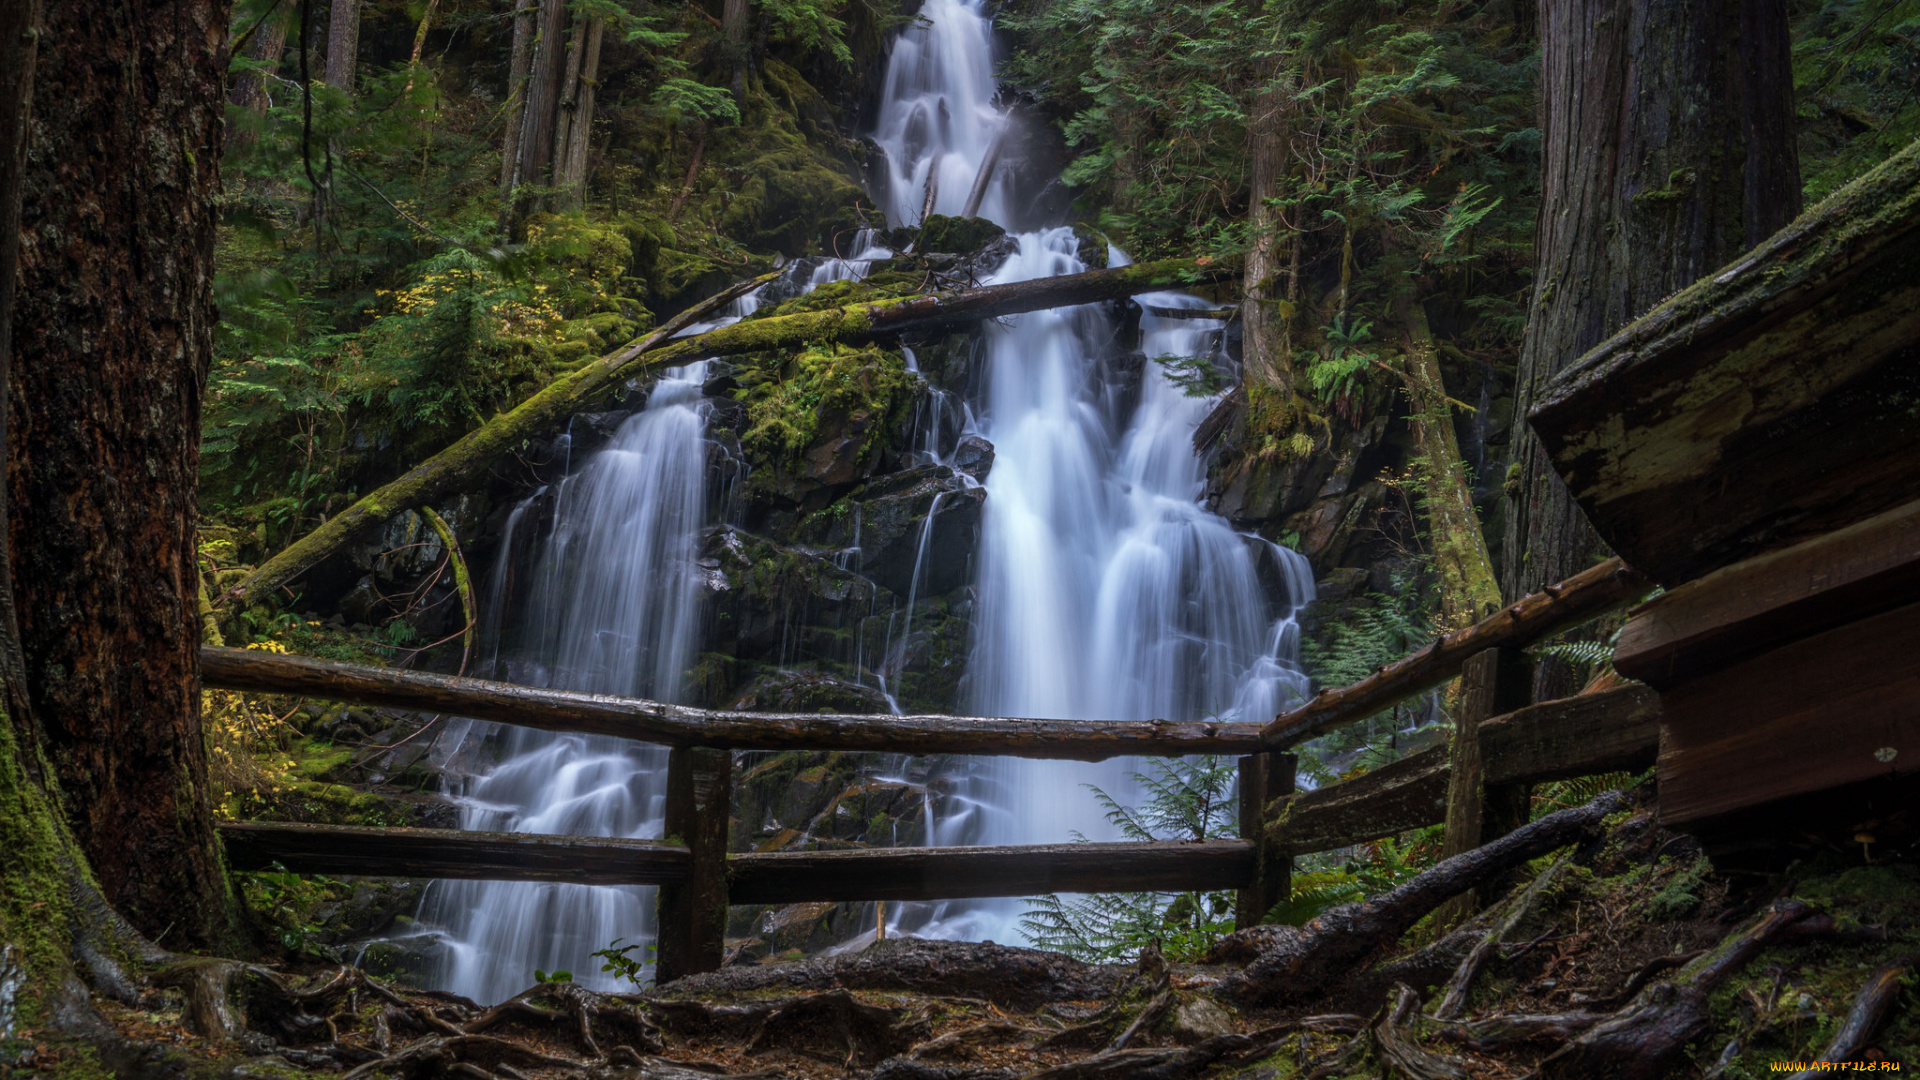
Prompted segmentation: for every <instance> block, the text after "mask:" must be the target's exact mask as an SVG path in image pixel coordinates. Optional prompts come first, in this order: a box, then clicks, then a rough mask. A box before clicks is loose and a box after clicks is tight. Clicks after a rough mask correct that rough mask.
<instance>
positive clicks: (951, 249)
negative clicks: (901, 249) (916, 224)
mask: <svg viewBox="0 0 1920 1080" xmlns="http://www.w3.org/2000/svg"><path fill="white" fill-rule="evenodd" d="M1005 235H1007V230H1005V229H1003V228H1001V227H1000V226H998V225H995V224H994V223H993V222H991V221H988V220H987V219H986V218H957V217H948V216H946V215H945V214H934V215H932V216H930V217H928V218H927V220H926V221H925V222H924V223H923V224H922V225H921V226H920V235H919V237H918V239H917V240H916V241H915V244H914V251H916V252H919V253H922V254H925V253H930V252H947V253H951V254H955V255H967V254H971V253H973V252H976V251H979V250H981V249H982V248H984V247H986V246H987V245H988V244H991V243H993V242H994V241H995V240H998V239H1000V238H1001V237H1004V236H1005Z"/></svg>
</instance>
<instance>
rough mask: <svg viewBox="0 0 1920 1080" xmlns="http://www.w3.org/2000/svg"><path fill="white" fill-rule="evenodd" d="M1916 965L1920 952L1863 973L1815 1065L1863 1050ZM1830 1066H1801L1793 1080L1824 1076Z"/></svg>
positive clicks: (1851, 1058)
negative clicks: (1850, 1005)
mask: <svg viewBox="0 0 1920 1080" xmlns="http://www.w3.org/2000/svg"><path fill="white" fill-rule="evenodd" d="M1916 964H1920V954H1912V955H1908V956H1902V957H1899V958H1898V959H1895V960H1889V961H1887V962H1886V963H1884V964H1882V965H1880V966H1879V967H1877V968H1875V969H1874V970H1873V973H1872V974H1871V975H1868V976H1867V983H1866V985H1865V986H1862V987H1861V988H1860V994H1859V996H1857V997H1855V998H1854V999H1853V1008H1851V1009H1849V1010H1848V1011H1847V1018H1846V1020H1845V1021H1844V1022H1842V1023H1841V1025H1840V1030H1839V1031H1836V1032H1834V1033H1833V1041H1832V1042H1829V1043H1828V1044H1827V1048H1826V1050H1825V1051H1823V1052H1822V1053H1821V1055H1820V1057H1819V1060H1818V1062H1817V1064H1826V1065H1833V1064H1838V1063H1840V1062H1843V1061H1854V1060H1857V1059H1858V1058H1859V1057H1860V1052H1861V1051H1862V1050H1864V1049H1866V1046H1867V1040H1868V1039H1871V1038H1873V1033H1874V1031H1875V1030H1876V1029H1878V1028H1879V1027H1880V1022H1881V1021H1882V1020H1885V1019H1886V1017H1887V1009H1888V1008H1890V1007H1891V1006H1892V1005H1893V1001H1894V999H1895V998H1897V997H1899V996H1900V980H1901V979H1903V978H1905V977H1906V975H1907V973H1908V972H1910V971H1912V970H1913V968H1914V965H1916ZM1831 1072H1832V1070H1831V1069H1819V1068H1813V1069H1805V1070H1802V1071H1800V1072H1797V1073H1794V1074H1793V1080H1807V1078H1810V1077H1815V1076H1825V1075H1828V1074H1829V1073H1831Z"/></svg>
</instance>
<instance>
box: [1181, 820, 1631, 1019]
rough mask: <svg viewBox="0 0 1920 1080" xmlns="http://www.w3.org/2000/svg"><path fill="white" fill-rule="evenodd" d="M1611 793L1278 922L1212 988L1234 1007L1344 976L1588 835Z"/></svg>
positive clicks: (1301, 993) (1285, 996) (1298, 996)
mask: <svg viewBox="0 0 1920 1080" xmlns="http://www.w3.org/2000/svg"><path fill="white" fill-rule="evenodd" d="M1628 804H1629V800H1628V797H1627V796H1626V794H1624V793H1623V792H1618V791H1612V792H1608V793H1606V794H1604V795H1601V796H1600V797H1598V798H1596V799H1594V800H1593V801H1592V802H1590V803H1588V804H1586V805H1585V806H1580V807H1575V808H1573V809H1571V810H1561V811H1558V812H1556V813H1552V814H1548V815H1547V816H1546V817H1543V818H1541V819H1540V820H1539V821H1535V822H1533V823H1531V824H1528V825H1524V826H1522V827H1520V828H1518V829H1515V830H1514V831H1513V832H1510V833H1508V834H1507V835H1505V836H1503V837H1501V838H1500V839H1498V840H1495V841H1493V842H1492V843H1489V844H1484V845H1482V846H1480V847H1478V848H1475V849H1474V850H1472V851H1468V852H1463V853H1461V854H1459V855H1455V856H1454V857H1453V858H1451V859H1446V860H1443V861H1442V862H1440V863H1438V864H1437V865H1435V866H1433V867H1431V868H1430V869H1427V870H1424V871H1422V872H1421V873H1420V874H1418V875H1417V876H1415V877H1414V878H1413V880H1411V881H1408V882H1406V883H1404V884H1402V885H1400V886H1399V887H1397V888H1395V889H1393V890H1391V891H1389V892H1386V893H1382V894H1381V895H1379V896H1376V897H1373V898H1371V899H1368V900H1363V901H1360V902H1357V903H1352V904H1342V905H1340V906H1339V907H1335V908H1330V909H1329V910H1327V911H1326V912H1324V913H1322V914H1321V915H1320V916H1319V917H1318V918H1316V919H1314V920H1313V921H1312V922H1310V923H1308V924H1307V925H1306V926H1304V927H1298V928H1294V927H1287V928H1283V929H1284V930H1285V931H1289V932H1283V933H1277V934H1275V935H1274V936H1273V937H1272V939H1271V944H1270V945H1268V947H1267V949H1266V951H1264V952H1263V953H1261V955H1260V957H1259V958H1258V959H1256V960H1254V961H1253V962H1252V963H1250V964H1248V965H1247V967H1246V968H1245V970H1242V971H1239V972H1236V973H1234V974H1232V975H1229V976H1227V977H1226V978H1224V979H1221V980H1220V982H1219V983H1218V984H1216V986H1215V988H1214V993H1215V994H1216V995H1218V996H1220V997H1222V998H1225V999H1226V1000H1228V1001H1232V1002H1234V1003H1236V1004H1241V1005H1268V1004H1276V1003H1281V1002H1287V1001H1299V1000H1304V999H1306V998H1308V997H1311V996H1313V995H1314V994H1316V993H1318V992H1320V991H1322V990H1324V989H1325V988H1326V987H1328V986H1329V985H1331V984H1333V983H1334V982H1336V981H1338V980H1340V979H1343V978H1346V977H1347V976H1348V975H1349V974H1350V973H1351V972H1353V971H1354V970H1355V969H1357V968H1358V967H1360V966H1361V965H1362V964H1363V963H1365V962H1366V961H1367V960H1368V959H1369V958H1371V957H1373V956H1374V955H1376V954H1378V953H1379V952H1381V951H1382V950H1384V949H1386V948H1387V947H1388V946H1390V945H1392V944H1393V943H1394V942H1395V941H1397V940H1399V938H1400V935H1402V934H1404V933H1405V932H1406V931H1407V929H1408V928H1409V927H1411V926H1412V925H1413V924H1414V923H1416V922H1418V921H1419V920H1420V919H1422V918H1423V917H1425V916H1426V915H1427V913H1429V912H1431V911H1432V910H1433V909H1435V908H1437V907H1439V906H1440V905H1441V904H1442V903H1444V902H1446V901H1447V900H1448V899H1450V898H1452V897H1454V896H1458V895H1459V894H1461V893H1463V892H1466V891H1467V890H1468V889H1471V888H1473V887H1474V886H1475V885H1477V884H1479V883H1480V882H1482V881H1485V880H1487V879H1489V878H1492V877H1493V876H1495V875H1496V874H1502V873H1505V872H1506V871H1508V870H1511V869H1513V868H1514V867H1516V866H1520V865H1523V864H1525V863H1526V862H1528V861H1529V860H1532V859H1537V858H1539V857H1540V856H1542V855H1545V854H1548V853H1549V852H1552V851H1556V850H1558V849H1560V848H1563V847H1565V846H1567V845H1568V844H1571V843H1575V842H1576V841H1579V840H1583V839H1586V838H1588V837H1590V836H1592V835H1594V834H1596V833H1597V832H1598V830H1599V828H1600V823H1601V821H1602V819H1604V818H1605V817H1606V816H1607V815H1609V814H1612V813H1615V812H1617V811H1620V810H1624V809H1626V808H1627V806H1628Z"/></svg>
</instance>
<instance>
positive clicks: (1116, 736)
mask: <svg viewBox="0 0 1920 1080" xmlns="http://www.w3.org/2000/svg"><path fill="white" fill-rule="evenodd" d="M200 681H201V682H202V683H203V684H204V685H206V686H210V687H218V688H220V689H225V690H248V691H253V692H256V693H269V694H304V695H307V696H311V697H317V698H322V699H324V700H328V701H350V702H354V703H356V704H360V705H377V706H384V707H387V708H395V709H413V710H417V711H420V712H438V713H447V714H450V715H454V716H464V717H469V718H472V719H475V720H494V721H498V722H500V723H503V724H517V725H519V726H521V727H532V728H540V729H542V730H546V731H575V732H581V733H584V734H588V735H616V736H619V737H620V738H624V739H636V740H639V741H641V742H650V743H662V744H665V745H667V746H713V747H722V748H726V749H732V750H867V751H876V752H880V753H889V754H1002V755H1007V756H1010V757H1025V758H1060V759H1068V760H1077V761H1103V760H1105V759H1107V758H1112V757H1123V756H1127V755H1146V756H1158V757H1177V756H1180V755H1184V754H1222V755H1240V754H1250V753H1253V752H1255V751H1257V750H1259V749H1260V725H1259V724H1255V723H1222V722H1218V721H1207V720H1195V721H1180V722H1173V721H1166V720H1123V721H1107V720H1017V719H1007V718H999V717H973V716H865V715H848V714H839V713H757V712H724V711H720V710H715V709H695V708H690V707H688V706H685V705H669V704H666V703H664V702H659V701H647V700H644V699H640V698H619V697H610V696H608V695H604V694H582V693H577V692H575V691H571V690H548V689H543V688H540V687H533V686H516V685H514V684H513V683H503V682H489V681H487V680H484V679H463V678H456V677H454V676H451V675H429V674H426V673H423V672H418V671H396V670H392V669H389V668H377V667H363V666H359V665H355V664H336V663H332V662H330V661H326V660H314V659H311V658H309V657H304V656H288V655H285V654H282V653H269V652H255V651H251V650H246V649H225V648H218V647H214V646H207V647H203V648H202V649H201V650H200Z"/></svg>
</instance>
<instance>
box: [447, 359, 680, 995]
mask: <svg viewBox="0 0 1920 1080" xmlns="http://www.w3.org/2000/svg"><path fill="white" fill-rule="evenodd" d="M705 368H706V365H705V364H694V365H691V366H689V367H685V368H679V369H675V370H672V371H669V372H667V373H666V375H664V376H663V377H662V378H661V379H660V381H659V383H658V384H657V385H656V386H655V387H654V389H653V392H652V393H651V394H650V395H649V397H648V400H647V406H646V408H645V409H644V410H643V411H641V412H638V413H636V414H634V415H633V416H632V417H630V418H628V420H627V421H626V422H625V423H624V424H623V425H621V427H620V429H619V431H618V432H616V433H615V435H614V437H613V440H612V441H611V442H610V443H609V444H608V445H607V446H606V448H604V449H602V450H601V451H599V452H598V453H596V454H594V455H593V456H592V457H591V458H590V459H588V461H587V463H586V464H585V466H584V467H583V468H581V470H580V471H579V472H578V473H575V474H574V475H572V476H569V477H567V478H566V479H565V480H563V481H561V482H560V484H559V485H558V489H557V494H556V495H555V496H554V507H553V514H552V519H551V522H550V529H551V531H550V533H549V534H548V535H547V536H546V537H544V539H543V541H542V547H541V548H540V553H539V560H538V562H537V564H536V569H535V573H534V580H533V582H532V583H531V587H530V588H529V589H527V590H525V592H526V595H527V597H528V601H529V606H528V609H527V611H526V612H525V613H524V615H522V614H520V613H518V612H516V618H515V619H514V622H515V624H517V625H518V626H519V627H521V640H520V642H519V645H518V647H517V648H516V649H513V650H511V651H503V653H502V654H501V666H502V667H503V668H504V669H505V670H504V671H503V672H502V674H506V675H509V676H510V677H511V678H512V680H513V681H514V682H519V683H525V684H530V685H536V686H552V687H562V688H565V689H569V690H590V691H598V692H602V693H610V694H619V695H623V696H628V697H650V698H656V699H660V700H665V701H675V700H678V699H679V698H680V696H681V680H682V677H683V675H682V673H683V672H684V671H685V670H686V668H687V665H688V663H689V662H690V661H691V660H692V658H693V657H692V649H693V647H694V642H695V639H696V634H697V630H698V620H699V616H700V612H699V605H698V600H699V597H698V577H697V573H696V568H695V566H694V560H695V557H696V550H697V547H698V543H699V533H700V528H701V526H702V525H703V524H704V522H705V517H706V506H705V485H706V445H705V428H706V420H705V415H704V413H705V408H704V406H703V405H702V404H701V400H700V388H701V385H702V383H703V382H704V381H705ZM541 497H542V495H539V494H537V495H536V496H535V497H534V499H532V500H529V502H537V501H538V500H539V499H540V498H541ZM526 510H527V507H525V506H522V507H521V508H519V509H516V510H515V511H514V515H513V517H512V518H511V519H510V522H511V525H510V528H511V529H518V528H522V527H524V521H523V518H524V516H525V513H526ZM512 539H513V538H512V535H511V532H510V533H509V535H508V537H507V538H506V540H505V542H503V543H502V545H501V548H502V550H501V555H500V558H501V563H500V569H497V570H496V571H495V576H494V578H493V581H494V583H495V585H496V590H497V591H496V592H495V594H494V595H492V596H490V597H489V598H488V602H489V604H490V605H492V606H491V608H490V616H489V618H490V619H494V620H500V619H501V617H502V616H501V615H500V611H501V610H503V609H504V607H505V606H506V605H505V601H506V599H507V598H506V597H505V596H503V595H501V594H502V593H504V592H506V591H507V590H505V588H504V584H505V582H506V580H507V570H506V567H507V566H508V565H509V564H510V560H511V559H512V557H513V547H514V544H513V543H512ZM449 739H450V740H455V741H456V745H454V746H453V747H452V749H451V756H452V757H453V758H454V759H455V760H456V761H457V760H459V759H460V758H461V757H463V756H470V757H472V758H474V759H477V760H479V761H481V762H483V763H485V764H484V765H483V766H482V767H481V768H479V769H476V775H473V776H470V777H467V778H465V779H464V780H462V781H460V782H459V784H458V786H457V787H456V788H455V790H454V791H453V795H454V797H455V798H456V799H457V800H458V802H459V804H460V807H461V810H460V827H461V828H463V829H479V830H486V831H492V832H531V833H571V834H577V835H582V836H622V837H656V838H657V837H658V836H659V835H660V829H661V814H662V803H663V800H664V798H665V794H666V791H665V776H666V770H665V768H664V766H665V763H666V751H665V750H664V749H663V748H660V747H656V746H649V745H645V744H641V743H633V742H628V741H625V740H622V739H615V738H611V737H606V736H593V737H589V736H580V735H554V734H551V733H548V732H541V731H534V730H531V729H527V728H518V727H510V726H504V725H495V724H482V723H475V724H470V725H466V726H464V728H463V729H462V730H460V731H458V732H450V733H449ZM445 741H448V740H443V742H445ZM494 762H497V764H495V763H494ZM420 923H421V924H422V925H423V926H424V927H428V928H432V929H433V930H436V931H437V932H438V933H439V934H440V935H441V936H442V940H443V941H444V943H445V946H446V947H445V949H444V950H442V952H441V954H440V960H439V963H440V970H438V971H437V972H434V973H432V979H431V981H432V984H433V985H435V986H438V987H443V988H445V989H448V990H452V991H454V992H455V993H459V994H464V995H466V996H467V997H471V998H473V999H475V1000H477V1001H480V1002H483V1003H489V1004H490V1003H493V1002H497V1001H501V1000H503V999H505V998H507V997H510V996H512V995H513V994H516V993H518V992H520V991H521V990H524V989H526V988H527V987H528V986H530V985H532V980H533V973H534V970H535V969H536V968H539V969H545V970H549V971H552V970H567V971H571V972H573V975H574V979H575V980H576V981H578V982H581V983H584V984H586V985H588V986H591V987H595V988H597V989H614V988H615V984H614V982H613V980H612V977H611V976H608V975H604V974H602V973H601V972H600V963H599V962H598V961H597V960H595V959H594V958H593V957H592V955H591V954H592V953H593V951H594V950H595V949H600V948H604V947H605V946H607V945H608V944H610V943H611V942H612V941H613V940H614V939H615V938H626V939H627V940H628V941H633V940H636V939H638V940H641V941H643V942H644V941H647V940H650V939H651V933H652V926H653V890H652V889H651V888H640V887H633V888H608V887H593V886H585V885H546V884H536V883H529V882H502V881H439V882H435V883H433V885H432V886H431V887H430V888H429V890H428V893H427V896H426V898H425V900H424V901H423V903H422V905H421V912H420Z"/></svg>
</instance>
